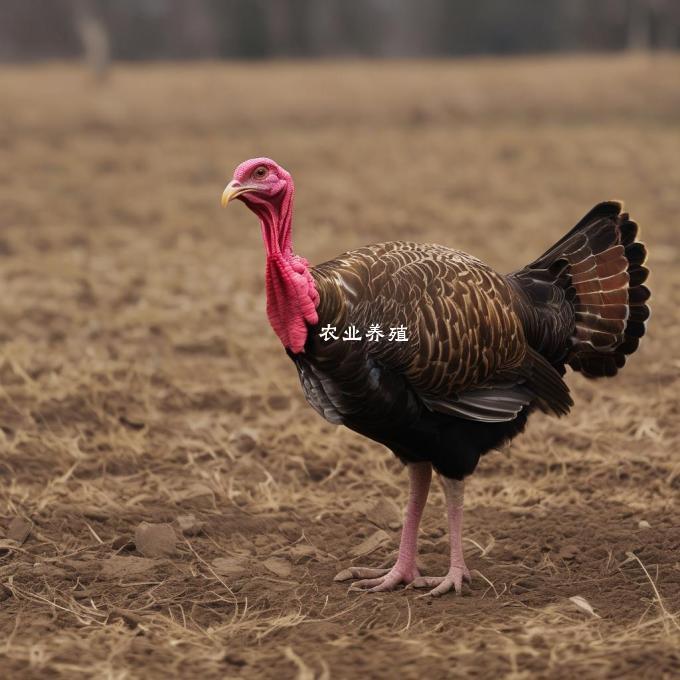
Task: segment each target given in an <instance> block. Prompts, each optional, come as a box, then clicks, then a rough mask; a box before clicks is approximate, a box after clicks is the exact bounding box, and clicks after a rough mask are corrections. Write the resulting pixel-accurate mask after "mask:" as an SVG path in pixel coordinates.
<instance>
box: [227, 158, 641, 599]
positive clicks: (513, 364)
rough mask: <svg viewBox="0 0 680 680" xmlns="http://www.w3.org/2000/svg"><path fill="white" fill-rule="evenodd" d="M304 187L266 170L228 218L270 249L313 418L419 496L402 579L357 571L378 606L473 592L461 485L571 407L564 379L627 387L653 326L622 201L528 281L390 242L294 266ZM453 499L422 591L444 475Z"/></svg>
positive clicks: (572, 235)
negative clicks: (410, 593)
mask: <svg viewBox="0 0 680 680" xmlns="http://www.w3.org/2000/svg"><path fill="white" fill-rule="evenodd" d="M293 197H294V185H293V180H292V178H291V176H290V174H289V173H288V172H287V171H286V170H284V169H283V168H282V167H281V166H279V165H278V164H277V163H275V162H274V161H272V160H270V159H268V158H255V159H252V160H248V161H245V162H244V163H241V164H240V165H239V166H238V167H237V168H236V170H235V172H234V175H233V179H232V180H231V181H230V182H229V184H228V185H227V187H226V189H225V190H224V193H223V195H222V205H223V206H226V205H227V204H228V203H229V202H230V201H232V200H233V199H239V200H240V201H242V202H244V203H245V204H246V205H247V206H248V208H250V210H252V211H253V212H254V213H255V214H256V215H257V217H258V218H259V221H260V225H261V229H262V237H263V240H264V247H265V250H266V271H265V284H266V295H267V316H268V317H269V321H270V323H271V326H272V328H273V329H274V331H275V332H276V334H277V335H278V337H279V339H280V340H281V343H282V344H283V346H284V348H285V350H286V352H287V353H288V356H289V357H290V358H291V359H292V360H293V362H294V364H295V366H296V368H297V371H298V374H299V377H300V382H301V384H302V388H303V390H304V393H305V397H306V398H307V401H308V402H309V403H310V405H311V406H312V407H313V408H314V409H315V410H316V411H318V413H320V414H321V415H322V416H323V417H324V418H326V420H328V421H330V422H331V423H336V424H342V425H345V426H346V427H348V428H350V429H352V430H354V431H356V432H358V433H360V434H362V435H364V436H366V437H368V438H370V439H372V440H374V441H376V442H379V443H381V444H383V445H385V446H386V447H387V448H389V449H391V450H392V452H393V453H394V454H395V455H396V456H397V457H398V458H399V459H400V460H401V461H402V462H403V463H405V465H406V466H407V468H408V473H409V483H410V492H409V499H408V503H407V507H406V514H405V521H404V525H403V528H402V534H401V540H400V545H399V552H398V557H397V559H396V562H395V564H394V566H392V567H391V568H390V569H374V568H363V567H351V568H349V569H345V570H343V571H342V572H340V573H339V574H338V575H337V576H336V580H345V579H346V580H349V579H360V580H358V581H357V582H356V583H355V584H354V587H357V588H361V589H365V590H369V591H371V592H377V591H387V590H393V589H395V588H397V587H398V586H400V585H402V584H404V585H407V586H409V587H415V588H428V589H430V594H431V595H433V596H438V595H442V594H444V593H446V592H449V591H451V590H454V591H455V592H457V593H460V592H461V589H462V585H463V582H465V581H467V582H469V581H470V572H469V571H468V569H467V567H466V565H465V560H464V559H463V548H462V535H461V534H462V519H463V490H464V479H465V478H466V477H467V476H468V475H470V474H471V473H472V472H473V471H474V470H475V467H476V466H477V463H478V462H479V458H480V456H482V455H483V454H485V453H487V452H488V451H490V450H492V449H495V448H498V447H500V446H501V445H503V444H505V443H507V442H508V441H510V440H511V439H512V438H513V437H515V436H516V435H517V434H519V433H520V432H521V431H522V430H523V429H524V427H525V424H526V422H527V418H528V417H529V415H530V414H531V413H532V412H534V411H536V410H540V411H543V412H546V413H553V414H555V415H557V416H562V415H565V414H567V413H568V412H569V409H570V407H571V406H572V403H573V402H572V399H571V396H570V394H569V388H568V387H567V385H566V383H565V382H564V379H563V378H564V374H565V372H566V367H567V366H570V367H571V368H572V369H573V370H575V371H580V372H581V373H582V374H583V375H585V376H587V377H589V378H599V377H603V376H613V375H615V374H616V373H617V372H618V371H619V370H620V369H621V368H622V367H623V366H624V364H625V362H626V357H627V356H628V355H630V354H632V353H633V352H634V351H635V350H636V349H637V347H638V344H639V342H640V338H641V337H642V336H643V335H644V333H645V328H646V321H647V319H648V317H649V307H648V306H647V301H648V299H649V295H650V294H649V290H648V289H647V288H646V287H645V286H644V285H643V284H644V282H645V280H646V278H647V275H648V270H647V269H646V268H645V266H644V262H645V258H646V249H645V246H644V245H643V244H642V243H640V242H639V241H637V240H636V237H637V232H638V228H637V225H636V223H635V222H633V221H631V220H630V219H629V217H628V214H627V213H625V212H622V206H621V204H620V203H618V202H615V201H608V202H604V203H600V204H598V205H596V206H595V207H594V208H593V209H592V210H591V211H590V212H589V213H588V214H587V215H586V216H585V217H584V218H583V219H582V220H581V221H580V222H579V223H578V224H577V225H576V226H575V227H574V228H573V229H572V230H571V231H569V232H568V233H567V234H566V235H565V236H564V237H563V238H562V239H560V240H559V241H558V242H557V243H556V244H555V245H554V246H552V247H551V248H550V249H549V250H547V252H546V253H544V254H543V255H541V257H539V258H538V259H536V260H534V262H532V263H531V264H529V265H527V266H526V267H524V268H522V269H520V270H518V271H516V272H513V273H512V274H507V275H503V274H499V273H497V272H495V271H494V270H493V269H491V268H490V267H489V266H487V265H486V264H484V263H483V262H481V261H480V260H478V259H476V258H474V257H472V256H470V255H467V254H466V253H463V252H461V251H459V250H454V249H452V248H448V247H446V246H443V245H435V244H421V243H411V242H407V241H393V242H387V243H378V244H375V245H370V246H366V247H363V248H359V249H358V250H353V251H350V252H347V253H344V254H343V255H340V256H338V257H337V258H335V259H334V260H331V261H329V262H324V263H323V264H320V265H317V266H315V267H312V266H310V265H309V263H308V262H307V260H305V259H304V258H302V257H300V256H298V255H296V254H294V253H293V248H292V242H291V226H292V217H293ZM433 469H434V470H435V472H436V473H437V474H438V476H439V478H440V481H441V484H442V486H443V490H444V495H445V498H446V506H447V514H448V525H449V533H450V566H449V570H448V572H447V574H446V575H444V576H439V577H434V576H422V575H421V574H420V573H419V570H418V568H417V566H416V554H417V538H418V528H419V524H420V519H421V516H422V513H423V509H424V507H425V503H426V501H427V496H428V493H429V489H430V482H431V478H432V470H433Z"/></svg>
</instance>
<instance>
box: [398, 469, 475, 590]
mask: <svg viewBox="0 0 680 680" xmlns="http://www.w3.org/2000/svg"><path fill="white" fill-rule="evenodd" d="M439 480H440V481H441V483H442V486H443V487H444V495H445V496H446V511H447V515H448V518H449V535H450V550H451V552H450V556H451V559H450V564H449V571H448V573H447V574H446V576H420V577H418V578H416V579H414V581H413V582H412V584H411V585H412V587H414V588H432V590H431V591H430V593H429V594H430V595H432V596H433V597H438V596H439V595H443V594H444V593H448V592H449V591H450V590H452V589H453V590H455V591H456V593H458V594H459V595H460V593H461V592H462V589H463V581H467V582H468V583H470V581H471V577H470V571H469V570H468V568H467V566H466V565H465V560H464V559H463V492H464V489H465V483H464V482H462V481H458V480H456V479H448V478H447V477H442V476H440V477H439Z"/></svg>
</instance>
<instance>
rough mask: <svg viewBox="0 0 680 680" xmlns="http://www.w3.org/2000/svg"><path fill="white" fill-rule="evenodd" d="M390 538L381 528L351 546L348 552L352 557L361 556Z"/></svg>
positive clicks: (368, 553)
mask: <svg viewBox="0 0 680 680" xmlns="http://www.w3.org/2000/svg"><path fill="white" fill-rule="evenodd" d="M389 540H390V535H389V534H388V533H387V532H386V531H384V530H383V529H378V531H376V532H374V533H372V534H371V535H370V536H369V537H368V538H367V539H365V540H364V541H362V542H361V543H359V545H357V546H355V547H354V548H352V550H351V551H350V554H351V555H353V556H354V557H362V556H363V555H370V554H371V553H372V552H374V551H375V550H377V549H378V548H380V547H381V546H383V545H384V544H385V543H387V542H388V541H389Z"/></svg>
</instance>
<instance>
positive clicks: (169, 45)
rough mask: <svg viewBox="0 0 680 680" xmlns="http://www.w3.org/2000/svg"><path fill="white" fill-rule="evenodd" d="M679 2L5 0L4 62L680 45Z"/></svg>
mask: <svg viewBox="0 0 680 680" xmlns="http://www.w3.org/2000/svg"><path fill="white" fill-rule="evenodd" d="M679 26H680V3H678V2H677V1H676V0H478V1H476V2H467V1H466V0H420V1H415V0H361V1H359V0H276V1H268V0H193V1H192V2H188V1H186V0H50V1H48V0H3V2H2V4H1V5H0V59H3V60H7V61H11V60H25V59H40V58H65V57H73V56H75V55H77V54H79V53H80V52H81V50H82V46H83V45H85V46H86V47H87V48H88V50H89V51H90V53H91V58H92V59H93V60H95V61H96V60H98V59H99V60H101V59H103V58H106V55H108V54H109V53H110V55H111V56H112V57H113V58H114V59H128V60H142V59H198V58H201V59H205V58H209V59H216V58H224V57H229V58H246V59H249V58H268V57H328V56H333V57H336V56H354V57H358V56H364V57H422V56H429V57H432V56H453V55H470V54H522V53H532V52H565V51H575V50H586V51H594V50H598V51H599V50H606V51H613V50H623V49H666V50H668V49H677V48H678V46H680V30H679Z"/></svg>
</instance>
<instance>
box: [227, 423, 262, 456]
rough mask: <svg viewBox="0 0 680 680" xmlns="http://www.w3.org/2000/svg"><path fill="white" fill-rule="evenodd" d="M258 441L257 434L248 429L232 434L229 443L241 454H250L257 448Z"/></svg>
mask: <svg viewBox="0 0 680 680" xmlns="http://www.w3.org/2000/svg"><path fill="white" fill-rule="evenodd" d="M257 439H258V435H257V432H256V431H255V430H253V429H252V428H249V427H248V428H243V429H241V430H239V431H238V432H234V433H232V435H231V436H230V437H229V443H230V444H231V445H232V446H233V447H234V448H235V449H236V450H237V451H239V452H240V453H250V452H251V451H254V450H255V448H256V447H257Z"/></svg>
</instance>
